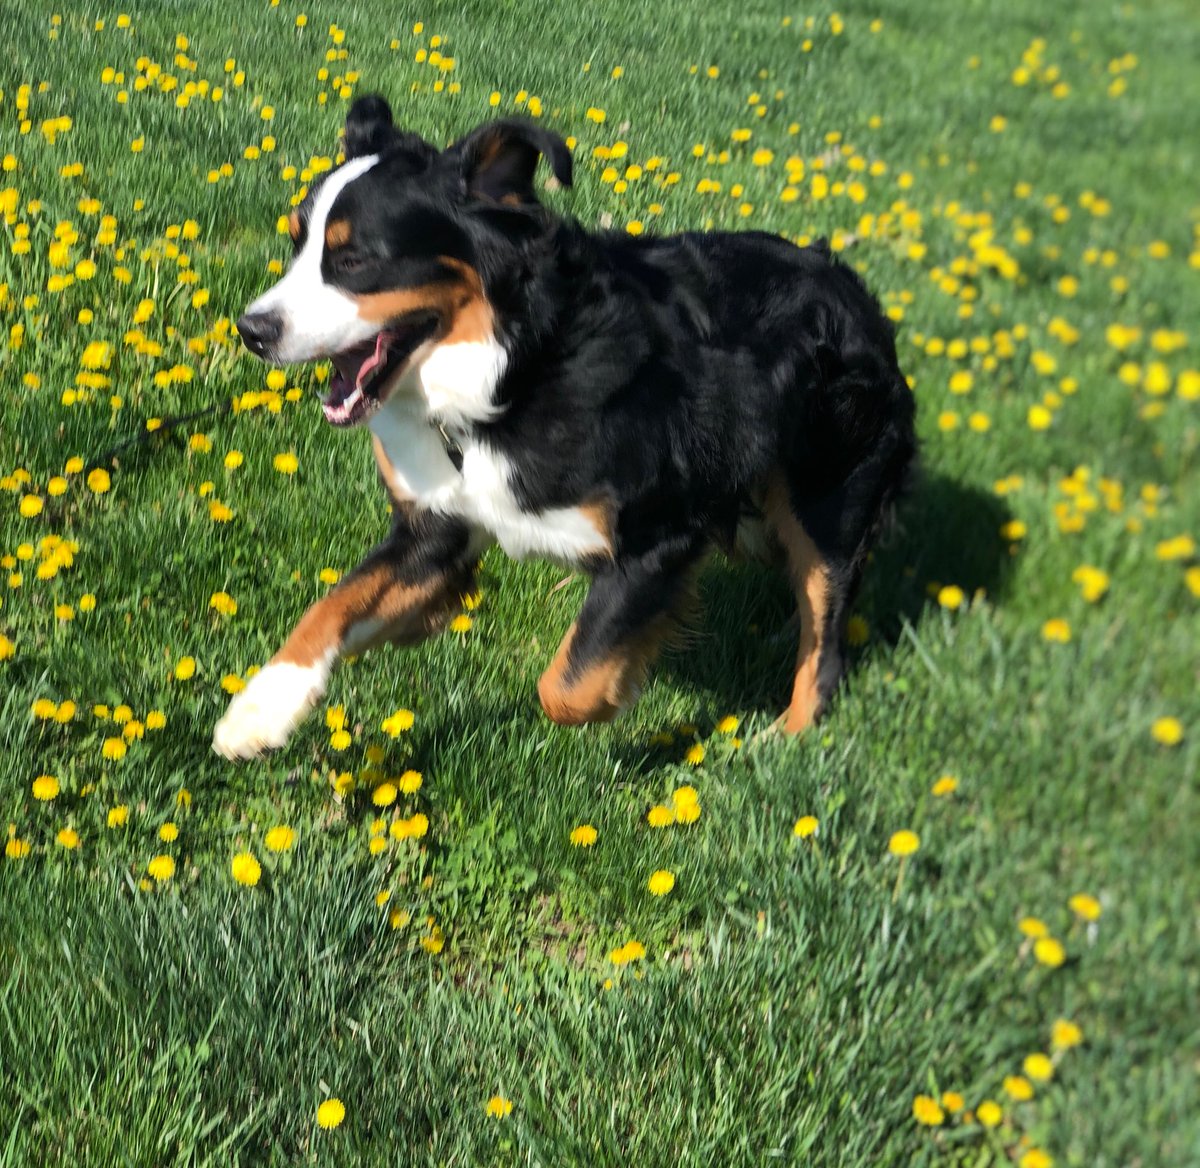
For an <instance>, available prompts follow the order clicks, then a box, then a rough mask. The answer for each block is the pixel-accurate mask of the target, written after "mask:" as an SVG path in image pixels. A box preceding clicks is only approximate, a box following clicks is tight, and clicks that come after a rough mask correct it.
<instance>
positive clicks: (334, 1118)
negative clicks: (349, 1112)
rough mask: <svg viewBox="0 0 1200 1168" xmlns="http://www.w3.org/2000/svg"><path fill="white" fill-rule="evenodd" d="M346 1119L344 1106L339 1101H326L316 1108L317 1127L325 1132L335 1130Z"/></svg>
mask: <svg viewBox="0 0 1200 1168" xmlns="http://www.w3.org/2000/svg"><path fill="white" fill-rule="evenodd" d="M345 1118H346V1106H345V1104H344V1103H342V1101H341V1100H340V1099H326V1100H325V1102H324V1103H322V1104H321V1106H320V1107H318V1108H317V1126H318V1127H323V1128H325V1130H326V1131H329V1130H331V1129H332V1128H335V1127H337V1126H338V1124H340V1123H341V1122H342V1120H343V1119H345Z"/></svg>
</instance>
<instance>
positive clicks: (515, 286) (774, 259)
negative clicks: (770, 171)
mask: <svg viewBox="0 0 1200 1168" xmlns="http://www.w3.org/2000/svg"><path fill="white" fill-rule="evenodd" d="M344 151H345V158H346V161H345V162H344V163H343V164H342V165H341V166H339V167H337V168H336V169H334V170H332V171H331V172H329V173H328V174H327V175H326V176H325V177H324V179H323V181H321V182H319V183H318V184H315V185H314V186H313V188H312V190H311V191H309V193H308V194H307V196H306V198H305V199H304V201H303V203H302V204H301V205H300V206H299V208H298V210H296V211H295V212H294V213H293V214H292V216H291V218H290V221H289V225H290V230H291V236H292V239H293V241H294V245H295V258H294V259H293V261H292V264H291V267H290V268H289V270H288V271H287V273H286V274H285V275H284V277H283V278H282V279H281V280H280V281H279V283H277V284H276V285H275V286H274V287H273V288H271V289H270V290H269V291H267V292H266V293H265V294H264V295H263V296H261V297H260V298H259V299H258V300H256V301H255V302H254V303H253V304H251V305H250V307H249V308H248V309H247V310H246V313H245V315H244V316H243V317H242V318H241V320H239V321H238V326H237V327H238V332H239V333H240V335H241V337H242V340H243V342H244V343H245V344H246V345H247V347H248V348H250V349H251V350H252V351H253V352H254V353H255V354H257V355H258V356H260V357H262V358H264V359H265V360H268V361H271V362H276V363H284V362H297V361H313V360H318V359H325V358H332V362H333V368H334V370H335V372H334V373H333V375H332V377H331V379H330V384H329V392H328V396H327V397H326V398H325V400H324V403H323V407H324V411H325V416H326V418H327V419H328V420H329V422H330V423H332V424H333V425H334V426H337V427H350V426H356V425H365V426H366V427H367V428H368V429H369V430H370V431H371V434H372V441H373V443H374V449H375V456H376V459H377V461H378V464H379V471H380V474H381V476H382V479H383V483H384V485H385V487H386V488H387V490H388V492H389V493H390V495H391V499H392V502H393V521H392V529H391V532H390V534H389V535H388V536H387V538H386V539H384V541H383V542H382V543H381V544H379V545H378V547H376V548H375V549H374V551H372V552H371V553H370V554H369V555H368V556H367V558H366V559H365V560H364V561H363V563H362V564H361V565H360V566H359V567H358V568H357V569H355V570H354V571H353V572H352V573H350V574H349V575H347V576H346V578H345V579H344V580H342V581H341V582H340V583H339V584H338V585H337V586H336V587H335V588H334V589H332V590H331V592H330V593H329V594H328V595H327V596H326V597H325V598H324V599H323V600H321V601H319V602H318V603H317V604H315V605H313V607H312V608H310V609H309V610H308V612H307V613H305V615H304V617H303V618H302V619H301V621H300V623H299V624H298V625H297V626H296V628H295V630H294V631H293V633H292V634H291V636H290V637H289V638H288V639H287V641H286V642H285V643H284V645H283V647H282V648H281V649H280V650H279V652H278V653H277V654H276V655H275V656H274V657H273V658H272V659H271V661H270V663H269V664H268V665H267V666H265V667H264V668H263V669H262V670H261V672H259V673H258V674H256V675H255V676H254V677H253V678H252V679H251V681H250V683H249V685H248V686H247V687H246V688H245V690H243V691H242V692H241V693H240V694H238V695H237V696H236V697H235V698H234V700H233V702H232V704H231V705H230V707H229V710H228V712H227V713H226V714H225V716H224V717H223V718H222V719H221V721H220V722H219V723H218V724H217V727H216V732H215V735H214V738H213V745H214V747H215V748H216V750H218V751H219V752H220V753H221V754H224V755H226V756H228V757H229V758H243V757H249V756H251V755H254V754H257V753H259V752H261V751H264V750H267V749H270V748H273V747H278V746H281V745H283V743H284V742H285V741H286V740H287V738H288V736H289V735H290V734H291V732H292V731H293V729H294V728H295V727H296V726H297V724H298V723H299V722H300V720H301V719H302V718H303V717H304V716H305V715H306V714H307V713H308V711H309V710H310V709H311V708H312V706H313V705H314V704H315V703H316V702H317V701H318V700H319V699H320V697H321V696H322V694H323V693H324V691H325V688H326V685H327V683H328V681H329V676H330V672H331V670H332V669H333V667H334V664H335V663H336V662H337V660H338V659H339V658H340V657H344V656H346V655H348V654H358V653H361V652H362V651H363V650H364V649H367V648H369V647H370V646H373V645H377V644H380V643H382V642H386V641H394V642H399V643H403V644H412V643H415V642H418V641H421V640H423V639H424V638H426V637H428V636H430V635H431V634H433V633H435V632H436V631H438V630H439V629H440V628H441V627H442V626H443V625H444V624H445V623H446V622H447V620H448V619H449V618H450V617H451V616H452V615H453V614H454V613H455V612H457V611H459V609H460V606H461V598H462V597H463V596H464V595H465V594H467V593H470V592H471V591H472V589H473V580H474V574H475V570H476V566H477V564H478V563H479V559H480V556H481V554H482V553H483V552H484V551H485V550H486V549H487V548H488V547H489V546H491V545H492V544H499V546H500V547H501V548H502V549H503V550H504V551H505V552H506V553H507V554H508V555H510V556H513V557H517V558H520V557H526V556H541V557H546V558H548V559H551V560H554V561H557V562H559V563H561V564H564V565H568V566H570V567H571V568H574V569H577V570H579V571H581V572H584V573H586V574H587V575H588V576H589V577H590V579H591V586H590V590H589V592H588V594H587V599H586V600H585V601H584V603H583V606H582V608H581V609H580V611H579V614H578V616H577V617H576V619H575V622H574V623H573V624H572V625H571V627H570V629H569V630H568V631H567V633H566V636H565V637H564V638H563V641H562V644H561V645H560V646H559V649H558V652H557V653H556V654H555V656H554V659H553V660H552V661H551V662H550V663H549V664H548V666H547V668H546V669H545V672H544V673H542V675H541V679H540V681H539V683H538V696H539V698H540V700H541V704H542V707H543V709H544V710H545V712H546V714H547V715H549V717H550V718H551V719H553V720H554V721H555V722H558V723H562V724H568V725H576V724H581V723H586V722H604V721H608V720H609V719H611V718H613V717H614V716H615V715H616V714H617V713H618V712H619V711H621V710H623V709H625V708H626V707H628V706H629V705H630V704H631V703H632V702H634V701H635V700H636V698H637V696H638V693H639V689H640V687H641V685H642V683H643V680H644V678H645V675H646V672H647V669H648V667H649V665H650V664H651V662H652V660H653V659H654V657H655V654H656V652H657V650H658V649H659V647H660V646H661V645H662V642H663V640H664V637H666V636H667V635H668V634H669V632H670V630H671V628H672V626H673V623H674V622H675V620H676V619H677V617H678V615H679V613H680V610H681V607H683V606H685V604H686V602H687V600H688V598H689V594H690V591H691V589H692V586H693V584H694V581H695V577H696V575H697V572H698V570H699V568H700V566H701V564H702V562H703V560H704V559H705V557H706V556H707V555H708V553H709V552H710V551H711V550H713V549H714V548H715V549H722V550H725V551H726V552H734V551H736V550H738V549H751V548H759V549H766V550H768V551H769V552H770V553H771V554H773V555H774V556H775V557H776V558H777V559H778V561H779V562H780V563H781V564H782V565H783V566H784V567H785V568H786V570H787V572H788V573H789V576H790V579H791V582H792V584H793V586H794V588H795V593H796V598H797V602H798V605H799V618H800V621H799V623H800V649H799V657H798V661H797V665H796V675H795V683H794V687H793V689H792V697H791V703H790V705H789V707H788V709H787V711H786V713H785V715H784V716H783V719H782V721H783V723H784V726H785V728H786V729H787V730H788V731H792V732H795V731H800V730H803V729H804V728H805V727H806V726H808V725H809V724H810V723H811V722H812V721H813V719H814V718H816V717H818V716H819V715H820V714H821V712H822V711H823V709H824V708H825V706H826V704H827V703H828V701H829V699H830V696H831V695H832V693H833V691H834V689H835V688H836V686H837V684H838V681H839V679H840V677H841V675H842V672H843V668H844V665H843V651H842V645H841V641H842V629H843V624H844V621H845V618H846V614H847V606H848V604H849V602H850V600H851V597H852V595H853V593H854V590H855V587H856V585H857V583H858V580H859V576H860V574H861V572H862V569H863V566H864V563H865V561H866V558H867V553H868V551H869V549H870V547H871V544H872V542H873V540H874V538H875V536H876V533H877V532H878V529H879V527H880V523H881V519H882V518H883V517H884V515H885V513H886V511H887V510H888V507H889V504H890V503H891V502H892V500H893V498H894V497H895V495H896V494H897V491H898V489H899V488H900V486H901V483H902V481H903V480H904V478H905V473H906V471H907V469H908V468H909V465H910V463H911V461H912V459H913V456H914V451H915V439H914V432H913V399H912V395H911V393H910V391H909V388H908V386H907V384H906V383H905V380H904V377H903V376H902V375H901V372H900V369H899V367H898V365H897V361H896V351H895V345H894V342H893V334H892V328H891V325H890V322H889V321H888V320H887V319H886V318H885V317H884V315H883V314H882V313H881V312H880V309H879V305H878V304H877V303H876V301H875V300H874V299H873V297H872V296H871V295H870V294H869V293H868V292H867V290H866V288H865V287H864V286H863V284H862V282H861V281H860V279H859V278H858V276H857V275H856V274H855V273H854V272H853V271H852V270H851V269H850V268H848V267H846V266H845V265H843V264H841V263H840V262H838V260H837V259H836V258H834V257H833V256H832V255H831V253H830V252H829V250H828V249H827V248H826V247H824V246H815V247H807V248H800V247H796V246H794V245H792V244H791V243H789V242H786V241H784V240H782V239H780V238H777V237H775V236H771V235H767V234H762V233H757V232H745V233H732V234H730V233H707V234H695V233H688V234H682V235H674V236H667V237H660V238H654V237H651V236H638V237H634V236H630V235H628V234H626V233H623V232H621V233H593V232H590V231H586V230H585V229H584V228H583V227H581V226H580V225H579V224H578V223H575V222H572V221H569V220H566V219H563V218H561V217H559V216H558V215H556V214H553V213H552V212H551V211H549V210H548V209H546V208H545V207H544V206H543V205H542V204H541V203H540V202H539V201H538V199H537V197H536V195H535V192H534V172H535V170H536V168H537V165H538V161H539V159H540V158H541V157H543V156H544V157H545V159H546V160H547V161H548V163H549V165H550V169H551V170H552V171H553V173H554V176H555V178H556V179H557V180H558V181H559V183H561V184H562V185H564V186H568V185H570V182H571V155H570V152H569V150H568V148H567V145H566V143H565V142H563V140H562V139H561V138H559V137H558V136H557V135H555V134H553V133H551V132H549V131H548V130H546V129H544V128H542V127H541V126H539V125H538V124H537V123H534V122H528V121H524V120H520V119H506V120H501V121H494V122H491V123H488V124H485V125H483V126H480V127H479V128H478V129H476V130H475V131H473V132H472V133H470V134H468V135H467V136H466V137H465V138H463V139H462V140H461V141H459V142H456V143H454V144H453V145H452V146H450V147H449V148H448V149H446V150H443V151H439V150H437V149H436V148H435V147H433V146H431V145H430V144H429V143H428V142H426V141H424V140H423V139H422V138H421V137H419V136H417V135H415V134H412V133H406V132H403V131H400V130H398V129H397V128H395V126H394V125H393V122H392V114H391V110H390V109H389V108H388V106H387V103H386V102H385V101H383V99H381V98H378V97H369V98H362V99H360V100H358V101H357V102H355V104H354V105H353V106H352V107H351V110H350V113H349V117H348V120H347V123H346V130H345V140H344Z"/></svg>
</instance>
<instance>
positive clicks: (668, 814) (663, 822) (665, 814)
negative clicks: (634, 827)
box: [646, 803, 675, 827]
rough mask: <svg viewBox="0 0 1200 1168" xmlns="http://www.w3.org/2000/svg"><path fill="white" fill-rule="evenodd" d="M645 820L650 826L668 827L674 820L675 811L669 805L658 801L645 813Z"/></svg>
mask: <svg viewBox="0 0 1200 1168" xmlns="http://www.w3.org/2000/svg"><path fill="white" fill-rule="evenodd" d="M646 822H647V823H649V824H650V826H651V827H670V825H671V824H672V823H674V822H675V812H674V811H672V810H671V808H670V807H667V806H664V805H663V804H662V803H659V804H658V805H657V806H655V807H651V808H650V810H649V811H648V812H647V813H646Z"/></svg>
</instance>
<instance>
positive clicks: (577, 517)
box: [369, 400, 610, 565]
mask: <svg viewBox="0 0 1200 1168" xmlns="http://www.w3.org/2000/svg"><path fill="white" fill-rule="evenodd" d="M369 425H370V428H371V430H372V432H373V434H374V436H375V454H376V458H377V460H378V462H379V466H380V470H381V471H382V473H383V476H384V478H385V480H386V481H387V484H388V486H389V488H390V489H391V491H392V492H393V494H394V495H395V496H396V497H397V498H398V499H403V500H411V501H412V502H413V503H415V504H416V505H417V506H418V507H422V508H427V509H429V510H431V511H437V512H440V513H442V514H445V515H457V516H460V517H461V518H463V519H465V520H466V521H467V522H468V523H470V524H471V525H472V526H473V527H475V528H478V529H482V530H483V531H485V532H487V533H488V534H489V535H490V536H491V537H492V538H493V539H495V541H496V542H497V543H498V544H499V545H500V546H501V548H503V549H504V551H505V553H506V554H508V555H509V556H512V557H513V558H514V559H524V558H525V557H527V556H543V557H546V558H547V559H552V560H557V561H559V562H560V563H564V564H568V565H574V564H578V563H580V562H581V561H584V560H586V559H589V558H592V557H595V556H598V555H607V554H608V553H609V550H610V549H609V544H608V539H607V536H606V533H605V532H604V531H603V530H602V528H601V526H600V525H599V524H598V522H597V520H596V518H595V514H594V512H592V511H590V510H589V509H587V508H584V507H554V508H550V509H547V510H545V511H527V510H525V509H523V508H522V507H521V505H520V503H519V501H518V500H517V498H516V496H515V493H514V492H513V489H512V486H511V483H512V475H513V469H512V466H511V464H510V463H509V461H508V459H506V458H505V457H504V455H503V453H502V452H499V451H496V450H493V449H491V448H490V447H488V446H487V445H486V444H483V443H467V444H465V445H464V446H463V450H462V467H461V469H460V468H458V467H456V466H455V465H454V462H453V461H452V460H451V458H450V455H449V453H448V451H447V449H446V444H445V440H444V439H443V437H442V435H441V433H440V432H439V431H438V430H437V429H436V428H435V427H433V426H432V425H430V423H429V421H428V419H427V416H426V414H425V410H424V407H423V405H422V404H421V403H419V402H400V401H395V400H393V401H389V402H388V403H387V405H386V406H385V407H384V409H382V410H380V411H379V413H377V414H376V415H375V416H374V417H373V418H372V419H371V421H370V423H369Z"/></svg>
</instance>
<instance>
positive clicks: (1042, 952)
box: [1033, 937, 1067, 969]
mask: <svg viewBox="0 0 1200 1168" xmlns="http://www.w3.org/2000/svg"><path fill="white" fill-rule="evenodd" d="M1033 955H1034V957H1036V958H1037V960H1038V963H1039V964H1040V965H1045V966H1048V967H1049V968H1050V969H1057V968H1058V967H1059V966H1060V965H1062V963H1063V962H1064V961H1066V959H1067V952H1066V950H1065V949H1064V948H1063V947H1062V943H1061V942H1060V941H1056V940H1055V939H1054V938H1053V937H1039V938H1038V939H1037V940H1036V941H1034V943H1033Z"/></svg>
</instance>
